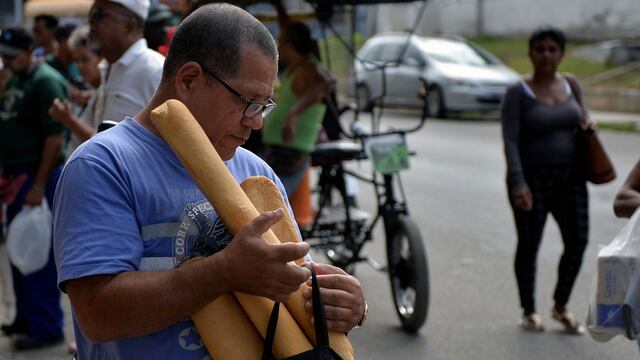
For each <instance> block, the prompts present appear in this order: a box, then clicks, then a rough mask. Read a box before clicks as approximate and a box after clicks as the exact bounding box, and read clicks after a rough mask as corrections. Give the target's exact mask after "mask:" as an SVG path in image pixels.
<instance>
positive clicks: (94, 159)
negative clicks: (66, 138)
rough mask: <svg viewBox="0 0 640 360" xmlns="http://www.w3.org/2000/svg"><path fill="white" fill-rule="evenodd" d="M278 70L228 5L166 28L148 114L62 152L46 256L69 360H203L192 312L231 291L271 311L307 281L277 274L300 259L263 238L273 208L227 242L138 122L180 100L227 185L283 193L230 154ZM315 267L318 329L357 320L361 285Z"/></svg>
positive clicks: (186, 179)
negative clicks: (71, 336)
mask: <svg viewBox="0 0 640 360" xmlns="http://www.w3.org/2000/svg"><path fill="white" fill-rule="evenodd" d="M214 20H215V21H214ZM276 73H277V50H276V46H275V42H274V40H273V38H272V37H271V35H270V34H269V32H268V31H267V29H266V28H265V27H264V26H263V25H262V24H260V23H259V22H258V21H257V20H256V19H255V18H253V17H252V16H251V15H249V14H248V13H246V12H245V11H243V10H241V9H239V8H237V7H234V6H232V5H228V4H215V5H207V6H204V7H202V8H200V9H199V10H197V11H196V12H194V13H193V14H192V15H190V16H189V17H188V18H187V19H185V20H184V21H183V23H182V24H181V25H180V27H179V28H178V29H177V31H176V34H175V36H174V38H173V41H172V44H171V49H170V51H169V55H168V56H167V59H166V62H165V64H164V71H163V78H162V81H161V83H160V85H159V87H158V90H157V91H156V94H155V95H154V96H153V98H152V99H151V100H150V102H149V103H148V104H147V106H146V107H145V108H143V109H142V110H141V112H140V113H139V114H137V115H136V116H135V117H134V118H126V119H125V120H124V121H122V122H121V123H120V124H119V125H117V126H115V127H114V128H112V129H110V130H108V131H105V132H103V133H100V134H98V135H97V136H95V137H94V138H92V139H91V140H90V141H88V142H86V143H84V144H83V145H81V146H80V147H79V148H78V149H77V150H76V151H75V152H74V154H73V155H72V156H71V158H70V159H69V161H68V163H67V165H66V166H65V169H64V171H63V173H62V176H61V178H60V185H59V188H58V192H57V194H56V196H57V198H56V199H57V200H58V201H56V202H55V204H56V206H55V209H54V248H55V255H56V264H57V266H58V272H59V276H58V283H59V286H60V288H61V289H62V290H64V291H66V292H67V293H68V295H69V298H70V300H71V305H72V307H73V314H74V328H75V334H76V340H77V342H78V356H79V358H80V359H140V358H149V359H207V358H210V357H209V355H208V353H207V351H206V349H205V347H204V346H203V343H202V340H201V338H200V335H199V334H198V332H197V330H196V329H195V327H194V324H193V322H192V321H191V319H190V317H189V316H190V315H191V314H193V313H194V312H196V311H197V310H199V309H200V308H202V307H203V306H204V305H206V304H208V303H210V302H211V301H212V300H213V299H214V298H216V297H217V296H220V295H223V294H227V293H230V292H245V293H250V294H254V295H259V296H265V297H268V298H271V299H273V300H278V301H282V300H284V299H286V298H287V297H288V296H289V295H290V294H291V293H292V292H294V291H295V290H297V289H298V288H299V286H300V285H301V284H302V283H303V282H305V281H307V279H308V277H309V270H308V269H306V268H301V267H297V266H293V265H287V262H289V261H292V260H294V259H298V258H300V257H302V256H305V255H306V254H307V252H308V249H309V246H308V245H307V244H306V243H303V242H298V243H286V244H279V245H273V244H266V243H265V241H264V240H263V239H262V234H263V233H264V232H265V231H266V230H267V229H268V228H269V227H270V226H271V225H273V224H275V223H276V222H277V221H279V220H280V219H281V217H282V215H283V212H282V211H281V210H279V211H273V212H267V213H264V214H262V215H261V216H259V217H258V218H256V219H255V220H254V221H252V222H251V223H250V224H249V225H247V226H246V227H245V228H244V229H243V230H242V231H240V232H239V233H238V234H237V235H236V236H235V237H234V236H233V235H231V234H230V233H229V231H228V230H227V229H226V227H225V225H224V223H223V222H222V220H221V219H220V218H219V217H218V216H217V214H216V213H215V210H214V209H213V208H212V206H211V204H209V202H208V201H207V200H206V198H205V197H204V195H203V194H202V193H201V192H200V190H199V189H198V187H197V186H196V184H195V183H194V182H193V180H192V179H191V177H190V176H189V174H188V172H187V170H186V169H185V168H184V167H183V166H182V164H181V163H180V161H179V160H178V158H177V157H176V155H175V154H174V153H173V151H172V150H171V148H170V147H169V146H168V145H167V143H166V142H165V141H164V140H163V139H162V138H161V137H160V136H159V133H158V131H157V129H156V128H155V127H154V125H153V124H152V122H151V121H150V118H149V112H150V111H151V110H152V109H154V108H156V107H157V106H159V105H160V104H162V103H164V102H165V101H166V100H168V99H178V100H180V101H182V102H183V103H184V104H185V105H186V106H187V107H188V108H189V110H190V111H191V113H192V114H193V115H194V117H195V118H196V119H197V120H198V122H199V123H200V125H201V126H202V128H203V130H204V131H205V133H206V134H207V136H208V137H209V139H210V140H211V143H212V144H213V145H214V147H215V148H216V150H217V151H218V153H219V154H220V156H221V157H222V159H223V160H224V161H225V163H226V165H227V166H228V168H229V170H230V171H231V173H232V174H233V176H234V177H235V178H236V180H237V181H238V182H241V181H243V180H244V179H245V178H247V177H249V176H254V175H264V176H267V177H269V178H271V179H272V180H273V181H275V182H276V184H278V187H279V189H280V191H281V192H283V193H284V189H283V188H282V184H281V183H280V181H279V180H278V178H277V177H276V176H275V175H274V173H273V171H272V170H271V168H269V166H268V165H266V164H265V163H264V162H263V161H262V160H260V159H259V158H258V157H256V156H255V155H254V154H252V153H250V152H248V151H246V150H244V149H242V148H239V146H240V145H241V144H243V143H244V141H245V140H246V139H247V138H248V136H249V133H250V131H251V130H252V129H258V128H260V127H261V126H262V121H263V117H264V116H266V115H267V114H268V112H270V110H271V109H272V107H273V106H274V105H275V104H273V102H272V101H271V100H270V98H271V95H272V91H273V85H274V81H275V79H276ZM240 94H242V95H240ZM192 257H201V258H200V259H199V260H195V261H186V260H188V259H190V258H192ZM316 271H317V273H318V274H319V277H320V286H321V287H323V288H324V289H323V291H324V292H325V293H331V296H329V297H330V298H331V299H327V300H326V303H325V311H326V316H327V320H328V327H329V329H330V330H334V331H342V332H346V331H349V330H350V329H352V328H353V327H354V326H356V325H359V324H361V323H362V319H363V318H364V313H365V309H366V304H365V301H364V296H363V291H362V287H361V285H360V282H359V281H358V280H357V279H356V278H354V277H353V276H350V275H348V274H346V273H344V272H343V271H342V270H340V269H338V268H335V267H332V266H329V265H316ZM309 318H311V314H310V315H309Z"/></svg>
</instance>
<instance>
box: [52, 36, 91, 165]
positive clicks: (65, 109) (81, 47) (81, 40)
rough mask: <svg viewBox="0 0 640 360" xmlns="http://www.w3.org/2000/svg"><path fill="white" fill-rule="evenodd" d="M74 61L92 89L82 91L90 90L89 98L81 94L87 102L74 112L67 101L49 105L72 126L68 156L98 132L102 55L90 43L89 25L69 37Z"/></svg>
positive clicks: (65, 123) (59, 118)
mask: <svg viewBox="0 0 640 360" xmlns="http://www.w3.org/2000/svg"><path fill="white" fill-rule="evenodd" d="M68 47H69V48H70V50H71V52H72V54H73V59H74V63H75V64H76V65H77V67H78V71H79V72H80V75H81V76H82V79H83V81H84V82H85V83H87V84H88V85H89V86H90V87H91V89H90V90H85V91H83V93H87V94H90V97H89V98H88V100H84V99H85V96H86V95H81V98H82V100H81V101H84V105H83V106H82V108H81V110H80V112H79V114H78V115H75V113H74V111H73V106H72V105H71V104H70V103H69V102H66V101H62V100H60V99H56V100H55V101H54V102H53V104H51V107H50V108H49V114H50V115H51V116H52V117H53V118H54V119H55V120H56V121H57V122H60V123H62V124H64V125H66V126H67V128H68V129H69V130H70V137H69V139H68V141H67V146H66V149H65V154H66V157H67V158H68V157H69V155H71V153H73V151H75V149H76V148H77V147H78V146H79V145H80V144H82V143H83V142H85V141H87V140H89V138H91V137H92V136H93V135H94V134H95V133H96V129H97V127H98V125H100V120H99V119H97V118H96V117H95V116H94V115H95V100H96V96H95V94H96V92H95V89H97V88H98V87H99V86H100V70H99V69H98V64H99V63H100V60H101V59H102V58H101V56H100V55H99V54H98V53H97V52H96V51H95V50H94V49H92V48H91V47H89V27H88V26H85V27H81V28H78V29H76V30H75V31H74V32H73V33H71V36H70V37H69V40H68Z"/></svg>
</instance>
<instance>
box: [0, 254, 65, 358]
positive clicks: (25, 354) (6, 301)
mask: <svg viewBox="0 0 640 360" xmlns="http://www.w3.org/2000/svg"><path fill="white" fill-rule="evenodd" d="M10 286H11V276H10V275H9V258H8V256H7V248H6V246H5V244H4V243H2V244H0V323H7V322H10V321H11V320H13V311H14V310H13V307H14V306H15V304H14V299H13V290H11V289H10ZM8 287H9V291H7V288H8ZM61 300H62V301H61V305H62V308H63V310H64V313H65V319H64V321H65V324H64V333H65V337H66V340H67V341H65V342H64V343H63V344H60V345H57V346H52V347H48V348H44V349H38V350H31V351H21V352H15V351H14V350H13V348H12V346H11V338H8V337H5V336H2V335H1V334H0V360H9V359H12V360H69V359H71V355H70V354H69V352H68V351H67V342H68V341H70V340H72V339H73V326H72V324H71V307H70V305H69V299H68V298H67V296H66V295H63V296H62V299H61Z"/></svg>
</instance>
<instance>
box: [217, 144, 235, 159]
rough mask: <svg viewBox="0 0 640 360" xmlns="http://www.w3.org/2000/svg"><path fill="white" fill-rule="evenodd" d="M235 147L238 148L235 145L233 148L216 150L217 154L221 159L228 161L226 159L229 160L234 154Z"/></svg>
mask: <svg viewBox="0 0 640 360" xmlns="http://www.w3.org/2000/svg"><path fill="white" fill-rule="evenodd" d="M237 149H238V148H237V147H235V148H233V149H224V150H222V151H218V155H220V158H221V159H222V161H228V160H231V159H232V158H233V157H234V156H235V155H236V150H237ZM216 151H217V149H216Z"/></svg>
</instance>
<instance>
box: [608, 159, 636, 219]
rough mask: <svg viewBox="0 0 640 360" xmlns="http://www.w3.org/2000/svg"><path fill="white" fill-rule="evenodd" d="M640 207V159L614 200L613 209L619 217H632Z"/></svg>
mask: <svg viewBox="0 0 640 360" xmlns="http://www.w3.org/2000/svg"><path fill="white" fill-rule="evenodd" d="M639 207H640V160H638V162H637V163H636V165H635V166H634V167H633V169H631V172H630V173H629V176H628V177H627V180H625V182H624V184H623V185H622V187H621V188H620V190H619V191H618V194H617V195H616V198H615V200H614V201H613V211H614V212H615V214H616V216H618V217H626V218H628V217H631V215H633V213H634V212H635V210H636V209H637V208H639Z"/></svg>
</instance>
